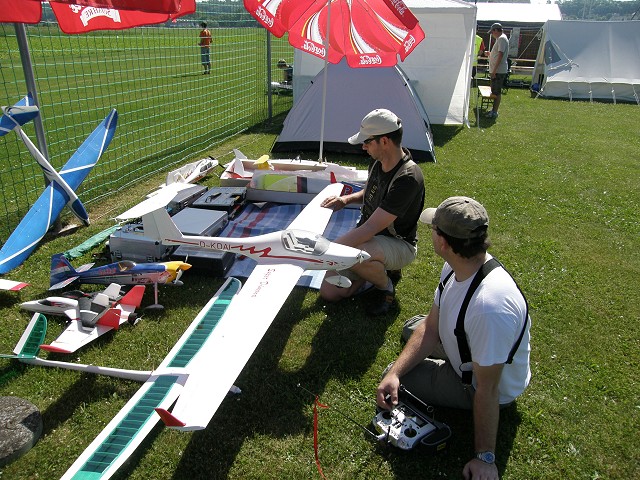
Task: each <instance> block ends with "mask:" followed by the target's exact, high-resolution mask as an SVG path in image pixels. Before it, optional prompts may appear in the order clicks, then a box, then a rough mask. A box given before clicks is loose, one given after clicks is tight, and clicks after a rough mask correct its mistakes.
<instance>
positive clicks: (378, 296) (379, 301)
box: [366, 289, 396, 317]
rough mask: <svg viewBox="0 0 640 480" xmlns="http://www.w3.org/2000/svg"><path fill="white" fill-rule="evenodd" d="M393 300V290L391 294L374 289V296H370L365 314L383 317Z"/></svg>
mask: <svg viewBox="0 0 640 480" xmlns="http://www.w3.org/2000/svg"><path fill="white" fill-rule="evenodd" d="M395 300H396V292H395V289H394V290H393V292H389V291H388V290H379V289H376V290H375V295H372V298H371V300H370V302H369V303H368V305H367V307H366V312H367V314H368V315H370V316H372V317H378V316H380V315H385V314H386V313H387V312H389V310H390V309H391V307H392V306H393V304H394V302H395Z"/></svg>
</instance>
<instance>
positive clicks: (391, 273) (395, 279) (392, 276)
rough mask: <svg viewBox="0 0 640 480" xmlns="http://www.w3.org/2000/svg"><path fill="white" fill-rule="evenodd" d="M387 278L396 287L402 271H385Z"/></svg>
mask: <svg viewBox="0 0 640 480" xmlns="http://www.w3.org/2000/svg"><path fill="white" fill-rule="evenodd" d="M387 276H388V277H389V278H390V279H391V282H392V283H393V284H394V285H396V284H397V283H398V282H399V281H400V280H401V279H402V270H387Z"/></svg>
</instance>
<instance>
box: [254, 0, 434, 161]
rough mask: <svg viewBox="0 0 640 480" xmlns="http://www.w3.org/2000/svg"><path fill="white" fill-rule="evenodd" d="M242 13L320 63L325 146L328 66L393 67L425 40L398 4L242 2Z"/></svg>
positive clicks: (369, 0)
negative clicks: (322, 62)
mask: <svg viewBox="0 0 640 480" xmlns="http://www.w3.org/2000/svg"><path fill="white" fill-rule="evenodd" d="M244 7H245V8H246V9H247V11H248V12H249V13H250V14H251V15H252V16H253V17H254V18H255V19H256V20H257V21H258V22H259V23H260V24H261V25H262V26H264V27H265V28H266V29H267V30H269V31H270V32H271V33H272V34H274V35H275V36H277V37H282V36H283V35H284V34H285V32H289V43H290V44H291V45H292V46H293V47H295V48H297V49H299V50H302V51H305V52H307V53H310V54H312V55H315V56H316V57H320V58H323V59H324V60H325V69H324V72H325V76H324V85H323V90H322V113H321V117H320V118H321V120H320V154H319V157H318V159H319V160H320V161H322V153H323V152H322V149H323V145H324V119H325V108H326V95H327V90H326V86H327V77H326V75H327V68H326V66H327V62H330V63H338V62H340V60H341V59H342V58H346V59H347V63H348V64H349V66H350V67H353V68H370V67H393V66H394V65H396V63H397V62H398V55H399V56H400V59H401V60H404V59H405V58H406V57H407V55H409V54H410V53H411V52H412V51H413V50H414V49H415V48H416V46H417V45H418V44H419V43H420V42H421V41H422V40H424V31H423V30H422V28H421V27H420V25H419V24H418V19H417V18H416V17H415V15H413V13H411V10H409V7H407V6H406V5H405V4H404V2H403V1H402V0H244Z"/></svg>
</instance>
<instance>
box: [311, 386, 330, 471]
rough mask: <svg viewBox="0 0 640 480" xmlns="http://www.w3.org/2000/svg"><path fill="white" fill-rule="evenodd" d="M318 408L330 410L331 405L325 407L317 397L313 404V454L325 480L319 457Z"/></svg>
mask: <svg viewBox="0 0 640 480" xmlns="http://www.w3.org/2000/svg"><path fill="white" fill-rule="evenodd" d="M318 407H320V408H329V405H323V404H322V403H320V401H319V400H318V396H317V395H316V399H315V401H314V402H313V452H314V453H315V456H316V467H317V468H318V473H320V476H321V477H322V478H324V479H325V480H326V479H327V477H325V476H324V473H322V467H321V466H320V457H319V456H318Z"/></svg>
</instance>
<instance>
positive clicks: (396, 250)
mask: <svg viewBox="0 0 640 480" xmlns="http://www.w3.org/2000/svg"><path fill="white" fill-rule="evenodd" d="M402 133H403V130H402V122H401V120H400V119H399V118H398V117H397V116H396V115H395V114H394V113H393V112H391V111H389V110H386V109H384V108H378V109H376V110H373V111H372V112H369V113H368V114H367V115H366V116H365V117H364V118H363V119H362V123H361V125H360V131H359V132H358V133H356V134H355V135H353V136H351V137H350V138H349V140H348V141H349V143H351V144H352V145H358V144H362V149H363V150H365V151H366V152H367V153H368V154H369V157H371V163H370V165H369V177H368V179H367V184H366V185H365V188H364V190H360V191H358V192H356V193H352V194H350V195H341V196H337V197H335V196H332V197H329V198H327V199H325V200H324V201H323V203H322V206H323V207H328V208H332V209H334V210H339V209H341V208H343V207H345V206H346V205H348V204H350V203H354V204H358V203H362V209H361V211H362V215H361V216H360V220H359V222H358V225H357V226H356V228H354V229H353V230H350V231H349V232H347V233H346V234H345V235H342V236H341V237H340V238H338V239H336V240H335V241H336V243H341V244H343V245H349V246H351V247H355V248H360V249H362V250H364V251H366V252H367V253H368V254H369V255H371V258H370V259H369V260H366V261H364V262H362V263H360V264H357V265H354V266H353V267H351V268H350V269H349V270H347V271H343V272H340V275H345V276H347V277H349V278H350V279H351V280H352V284H351V286H350V287H348V288H341V287H338V286H335V285H333V284H331V283H330V282H328V281H324V282H322V285H321V286H320V295H321V296H322V298H323V299H325V300H327V301H329V302H337V301H339V300H341V299H344V298H348V297H351V296H353V295H355V294H357V293H359V292H362V291H363V290H364V289H366V288H367V287H371V289H370V292H369V293H370V295H368V297H369V300H368V303H367V313H368V314H369V315H371V316H377V315H384V314H386V313H387V312H388V311H389V309H390V308H391V307H392V306H393V305H394V302H395V286H394V277H395V280H396V282H397V280H398V279H399V275H400V270H401V269H402V268H404V267H405V266H406V265H408V264H410V263H411V262H413V261H414V260H415V258H416V255H417V247H416V244H417V241H418V240H417V230H418V219H419V218H420V212H421V211H422V208H423V207H424V190H425V188H424V178H423V176H422V170H420V167H419V166H418V165H416V164H415V162H414V161H413V160H412V159H411V153H410V152H409V150H407V149H406V148H403V147H402ZM394 273H395V275H394ZM334 275H337V273H336V272H327V273H326V276H325V278H329V277H331V276H334Z"/></svg>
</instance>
